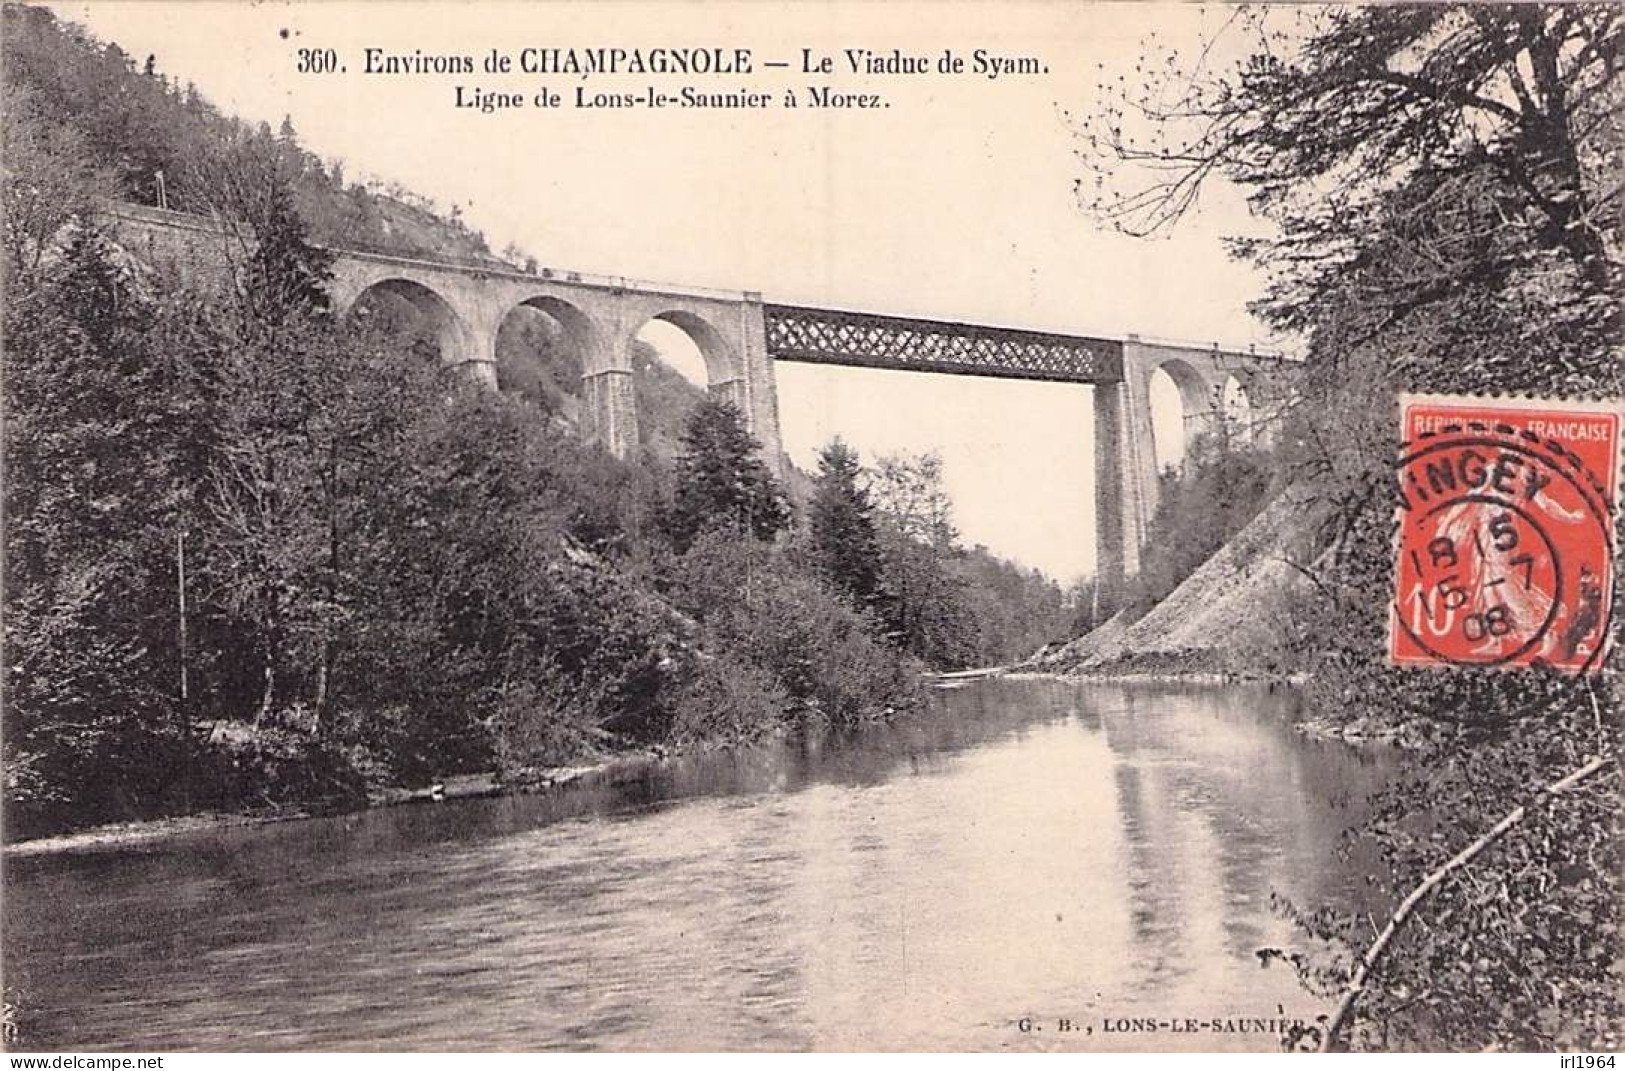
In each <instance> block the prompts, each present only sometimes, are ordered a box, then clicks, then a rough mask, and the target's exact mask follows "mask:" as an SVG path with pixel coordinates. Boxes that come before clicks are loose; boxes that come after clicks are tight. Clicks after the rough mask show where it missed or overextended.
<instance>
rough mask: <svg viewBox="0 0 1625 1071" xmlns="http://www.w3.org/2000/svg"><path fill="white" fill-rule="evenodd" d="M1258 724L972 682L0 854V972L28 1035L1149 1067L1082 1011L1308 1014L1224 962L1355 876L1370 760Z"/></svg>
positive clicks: (1247, 697) (1263, 711) (1281, 939)
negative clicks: (92, 845) (295, 815)
mask: <svg viewBox="0 0 1625 1071" xmlns="http://www.w3.org/2000/svg"><path fill="white" fill-rule="evenodd" d="M1291 703H1292V699H1291V697H1289V696H1286V695H1280V694H1271V693H1268V692H1265V691H1261V690H1257V689H1179V688H1166V687H1153V686H1140V685H1133V686H1130V685H1104V684H1067V683H1060V682H1052V681H998V682H989V683H987V684H985V685H978V686H976V687H973V688H966V689H963V690H960V691H956V692H952V693H946V694H944V695H942V696H941V698H940V700H939V701H938V702H937V703H936V705H935V707H934V709H933V710H932V711H931V712H929V713H927V714H923V715H921V716H918V717H913V718H908V719H904V720H901V721H898V722H896V723H894V724H891V725H886V726H880V727H875V728H872V729H868V730H864V731H862V732H858V733H853V734H847V735H837V736H829V737H824V738H821V739H818V740H812V741H798V742H787V743H782V744H775V745H772V746H765V747H760V748H754V749H748V750H744V751H739V752H733V753H716V754H710V755H700V756H692V757H687V758H684V759H682V760H680V761H676V762H672V763H668V764H664V765H659V766H651V767H649V768H646V769H644V770H642V771H639V772H637V774H636V775H635V776H625V775H623V776H618V777H615V778H603V779H599V780H597V781H596V782H594V783H591V784H587V785H582V786H578V787H575V788H572V789H570V790H568V791H565V792H561V793H558V794H556V795H552V796H519V797H509V798H503V799H491V800H476V801H466V802H458V803H446V804H439V805H423V806H415V807H404V808H396V809H391V810H386V811H377V812H371V813H367V814H361V815H351V816H346V817H341V818H333V819H323V820H318V821H311V822H300V823H289V824H286V825H281V826H274V827H266V828H261V829H253V830H241V829H239V830H224V831H212V832H203V833H198V834H192V835H188V836H185V837H180V838H176V839H174V840H172V841H168V842H165V843H163V844H161V845H149V846H147V847H144V848H142V849H140V850H128V851H99V852H93V853H82V854H77V855H57V856H52V857H40V858H26V859H15V860H9V861H8V863H7V866H6V873H5V892H6V898H5V911H6V918H5V922H6V927H5V954H6V968H7V971H8V978H9V980H10V981H12V982H13V983H17V984H20V985H21V986H22V987H23V989H24V990H25V993H26V1003H27V1006H28V1009H29V1011H28V1016H27V1020H26V1026H27V1027H28V1028H29V1029H31V1030H32V1034H31V1036H28V1037H25V1041H27V1042H28V1043H30V1044H32V1045H39V1046H42V1047H52V1046H60V1047H75V1048H92V1047H96V1046H109V1047H118V1048H125V1049H159V1050H162V1049H188V1048H193V1049H211V1048H219V1049H235V1048H271V1049H275V1048H290V1049H291V1048H324V1049H374V1048H409V1049H410V1048H473V1049H492V1048H500V1049H544V1048H561V1049H575V1048H613V1049H650V1048H723V1049H751V1048H883V1049H897V1048H913V1047H927V1048H930V1047H936V1048H961V1047H963V1048H981V1049H990V1048H1002V1047H1010V1048H1032V1047H1098V1048H1122V1047H1138V1048H1158V1047H1168V1046H1177V1045H1178V1044H1179V1043H1180V1042H1179V1041H1178V1040H1175V1039H1171V1038H1169V1037H1168V1036H1167V1035H1166V1034H1163V1035H1160V1036H1159V1035H1120V1034H1113V1035H1109V1036H1104V1035H1102V1034H1101V1033H1100V1030H1101V1026H1100V1022H1101V1019H1102V1017H1107V1016H1113V1017H1115V1016H1136V1015H1140V1016H1145V1015H1150V1016H1161V1017H1166V1016H1170V1015H1179V1016H1184V1015H1192V1016H1198V1017H1204V1016H1211V1015H1216V1014H1224V1015H1267V1014H1271V1013H1273V1012H1274V1011H1275V1009H1276V1007H1277V1005H1280V1006H1283V1007H1285V1008H1287V1009H1288V1010H1289V1011H1297V1012H1300V1013H1305V1014H1310V1013H1312V1012H1313V1011H1314V1010H1315V1008H1314V1005H1313V1004H1312V1003H1311V1002H1309V1001H1308V1000H1307V999H1306V998H1305V996H1304V995H1303V994H1302V993H1301V992H1300V991H1299V990H1298V988H1297V986H1296V985H1295V983H1294V982H1293V981H1292V979H1291V977H1290V976H1289V975H1288V974H1287V973H1286V972H1285V971H1283V970H1282V969H1281V968H1279V967H1276V968H1274V969H1273V970H1263V969H1261V968H1260V966H1259V962H1258V960H1257V958H1256V956H1255V955H1254V952H1255V950H1256V949H1257V948H1259V947H1260V946H1262V945H1268V944H1274V945H1287V944H1291V943H1293V942H1294V941H1295V940H1296V938H1295V936H1294V934H1293V933H1292V932H1291V929H1290V927H1289V925H1288V924H1287V923H1285V922H1284V921H1283V920H1281V919H1279V918H1277V917H1276V916H1275V915H1273V914H1272V913H1271V911H1270V909H1269V900H1270V895H1271V893H1272V892H1275V893H1280V894H1283V895H1286V896H1288V897H1290V898H1292V899H1294V900H1297V901H1298V902H1301V903H1318V902H1320V901H1322V900H1325V899H1328V898H1335V897H1344V896H1349V895H1357V894H1358V891H1359V889H1360V887H1361V886H1360V883H1359V878H1360V872H1359V869H1358V864H1354V865H1352V866H1351V865H1350V864H1340V863H1338V862H1336V860H1335V856H1334V847H1335V843H1336V838H1337V834H1338V832H1339V831H1340V830H1341V829H1342V828H1343V827H1344V826H1345V825H1347V824H1349V822H1351V821H1352V820H1354V819H1356V818H1358V816H1359V805H1360V801H1361V800H1362V799H1363V798H1364V796H1365V795H1366V794H1367V793H1368V792H1370V791H1372V790H1374V789H1375V788H1376V787H1377V786H1378V785H1379V784H1380V783H1381V782H1382V781H1383V780H1384V778H1385V777H1386V776H1387V775H1388V772H1389V771H1388V762H1387V760H1385V759H1381V758H1373V757H1371V756H1368V755H1361V754H1359V753H1356V752H1353V751H1351V750H1349V749H1347V748H1345V747H1342V746H1341V745H1332V744H1320V743H1316V742H1312V741H1307V740H1305V739H1303V738H1301V737H1299V736H1297V735H1295V734H1293V733H1292V732H1291V730H1290V728H1289V724H1290V720H1291V718H1290V715H1291V710H1290V704H1291ZM1026 1015H1036V1016H1040V1017H1048V1018H1052V1019H1053V1018H1054V1017H1058V1016H1066V1017H1069V1018H1072V1019H1073V1020H1074V1021H1075V1022H1077V1023H1079V1024H1080V1025H1082V1024H1090V1023H1092V1024H1094V1029H1095V1031H1096V1033H1095V1034H1094V1035H1093V1036H1084V1035H1082V1034H1069V1035H1058V1034H1055V1033H1053V1032H1051V1033H1049V1034H1023V1033H1021V1032H1019V1031H1018V1030H1017V1029H1016V1027H1015V1023H1016V1022H1017V1021H1018V1020H1019V1019H1021V1018H1022V1017H1023V1016H1026ZM1198 1040H1199V1042H1200V1043H1201V1044H1204V1045H1209V1046H1217V1047H1229V1046H1231V1045H1242V1046H1250V1047H1255V1048H1268V1047H1270V1045H1271V1044H1272V1042H1271V1040H1270V1039H1268V1038H1260V1037H1258V1036H1256V1035H1251V1036H1247V1035H1243V1036H1239V1037H1238V1036H1236V1035H1229V1036H1226V1037H1217V1036H1199V1037H1198Z"/></svg>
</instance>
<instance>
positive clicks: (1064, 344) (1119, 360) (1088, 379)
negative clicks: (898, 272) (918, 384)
mask: <svg viewBox="0 0 1625 1071" xmlns="http://www.w3.org/2000/svg"><path fill="white" fill-rule="evenodd" d="M762 311H763V313H764V315H765V318H766V321H767V352H768V354H769V355H770V356H772V357H773V358H775V359H776V360H780V361H807V362H811V363H813V364H840V365H855V366H857V367H860V368H896V369H902V370H906V371H914V372H947V373H950V374H954V375H963V376H994V377H998V378H1003V379H1038V380H1046V381H1049V382H1059V383H1117V382H1120V381H1121V380H1122V378H1123V344H1122V343H1121V342H1117V341H1114V340H1112V339H1104V338H1080V337H1077V336H1073V335H1053V334H1049V333H1047V332H1044V331H1023V330H1019V329H1016V328H1009V327H987V326H983V325H981V324H958V323H945V322H941V321H937V320H912V319H908V318H905V317H901V316H879V315H875V314H873V313H867V312H842V311H838V310H834V309H811V308H802V307H799V306H795V305H764V306H763V308H762Z"/></svg>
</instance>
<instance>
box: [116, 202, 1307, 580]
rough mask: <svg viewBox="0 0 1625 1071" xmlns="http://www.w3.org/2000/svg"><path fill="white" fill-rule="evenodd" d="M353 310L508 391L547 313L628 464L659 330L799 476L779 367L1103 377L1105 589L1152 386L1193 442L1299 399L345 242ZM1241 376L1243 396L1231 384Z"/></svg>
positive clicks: (1148, 495) (924, 333) (1271, 379)
mask: <svg viewBox="0 0 1625 1071" xmlns="http://www.w3.org/2000/svg"><path fill="white" fill-rule="evenodd" d="M107 215H108V217H109V218H110V219H111V221H112V223H113V226H114V229H115V230H116V231H117V232H118V234H119V237H120V240H121V242H122V243H123V244H124V246H125V247H126V248H127V249H129V250H130V251H131V252H133V253H134V254H135V255H136V256H138V257H140V258H141V259H144V260H146V261H148V262H153V261H164V260H168V261H172V262H178V263H179V264H181V265H182V267H183V268H185V267H188V266H190V267H192V268H194V269H195V268H196V267H197V266H200V265H202V266H205V268H206V269H207V266H210V265H212V266H213V268H214V269H215V270H219V269H221V268H224V269H227V270H229V268H230V266H231V264H232V259H231V249H230V248H229V247H230V246H231V244H232V243H237V244H238V245H239V246H240V244H241V235H240V234H239V233H238V232H237V230H236V229H235V228H232V227H230V226H227V225H226V224H224V223H222V222H221V221H216V220H211V219H207V218H203V217H198V216H191V215H186V214H183V213H178V212H171V211H167V210H163V209H155V208H147V207H144V206H136V205H127V204H117V205H112V206H110V207H109V208H108V209H107ZM334 253H335V261H334V267H333V283H332V294H331V296H332V301H333V306H334V309H335V311H337V312H338V313H339V314H340V315H344V314H347V313H348V312H349V311H350V310H352V309H353V308H354V307H355V305H356V302H357V301H358V300H360V299H361V298H362V296H363V295H365V294H369V293H373V292H377V293H385V294H390V295H393V296H394V297H396V298H399V299H402V300H405V301H406V302H408V303H410V304H411V305H412V306H413V307H414V308H416V309H417V310H418V311H419V312H420V313H421V314H422V316H423V317H424V319H425V322H427V323H428V324H429V325H431V329H432V331H433V334H434V335H435V338H436V341H437V342H438V343H439V347H440V353H441V357H442V359H444V360H446V361H447V362H448V363H451V364H454V365H458V366H461V367H464V368H466V369H467V370H468V372H469V374H471V375H473V376H474V377H475V378H477V379H478V380H480V381H481V382H483V383H486V384H488V385H490V386H491V387H493V388H494V387H496V385H497V373H496V341H497V334H498V332H499V331H500V330H501V328H502V324H503V321H504V320H505V319H506V318H507V317H508V316H509V314H510V313H512V312H513V311H514V310H515V309H519V308H525V307H529V308H533V309H538V310H540V311H542V312H545V313H546V314H548V315H549V316H550V317H552V318H553V319H554V320H555V321H557V322H558V323H559V324H560V325H561V327H562V328H563V330H564V332H565V334H566V336H567V337H568V339H569V341H570V345H571V346H572V348H573V349H574V350H575V352H576V353H577V355H578V356H579V358H580V361H581V368H582V397H581V401H582V413H583V419H582V422H581V423H582V433H583V435H584V436H585V437H587V438H588V439H589V440H590V441H593V442H596V443H598V444H600V445H602V446H604V447H605V448H606V449H608V450H610V451H611V452H613V453H615V454H617V455H621V456H624V455H625V454H627V453H629V452H630V451H631V450H633V449H634V448H636V446H637V444H638V414H637V405H636V400H635V396H634V393H633V388H632V374H633V372H632V363H631V353H632V342H633V339H634V338H635V337H636V335H637V333H638V332H639V331H640V330H641V329H642V328H643V326H644V325H645V324H647V323H648V322H649V321H651V320H663V321H665V322H667V323H670V324H673V325H675V326H676V327H678V328H680V329H681V330H682V331H684V332H685V333H686V334H687V335H688V336H689V337H690V338H691V339H693V341H694V343H695V345H696V346H697V347H698V349H699V351H700V353H701V355H702V356H703V357H704V358H705V365H706V374H707V379H708V390H709V391H710V392H711V394H712V395H714V396H717V397H721V398H725V399H727V400H728V401H731V402H733V403H734V404H735V405H737V406H738V407H739V409H740V411H741V412H742V413H743V414H744V415H745V420H746V423H747V426H748V427H749V429H750V432H751V434H752V435H754V436H755V437H756V439H757V441H758V442H760V443H761V444H762V450H763V453H764V455H765V456H766V458H767V460H768V462H769V464H770V465H772V466H773V467H774V468H775V469H779V470H782V466H783V464H784V462H783V448H782V441H781V438H780V434H779V409H778V397H777V391H776V388H775V383H774V375H773V362H775V361H802V362H810V363H819V364H838V365H849V366H859V367H871V368H892V369H901V370H910V371H921V372H936V373H944V374H950V375H972V376H991V377H996V378H1014V379H1028V380H1039V381H1045V382H1062V383H1085V384H1088V385H1090V387H1091V388H1092V390H1093V394H1094V418H1095V529H1096V531H1095V538H1096V558H1097V574H1098V577H1099V581H1100V586H1101V590H1102V592H1103V594H1105V595H1106V596H1107V597H1108V598H1112V599H1114V600H1115V599H1116V597H1117V596H1118V595H1119V594H1120V593H1121V589H1122V586H1123V584H1124V582H1125V581H1126V580H1127V579H1128V578H1129V577H1132V576H1134V575H1136V574H1137V573H1138V572H1139V569H1140V555H1141V550H1142V548H1143V547H1144V544H1145V538H1146V532H1147V531H1148V529H1149V526H1150V522H1151V518H1152V515H1153V514H1154V513H1155V511H1156V506H1157V501H1156V499H1157V488H1158V482H1157V463H1156V450H1155V441H1154V432H1153V429H1152V421H1151V398H1150V393H1151V379H1152V376H1153V375H1154V374H1155V373H1156V372H1157V371H1158V370H1159V369H1160V370H1163V371H1164V372H1166V373H1167V374H1168V375H1169V376H1170V377H1171V378H1172V379H1173V381H1174V384H1175V386H1176V387H1177V388H1178V391H1179V395H1180V399H1181V402H1182V405H1183V409H1184V419H1185V431H1186V437H1187V439H1189V438H1191V437H1193V436H1195V435H1198V434H1200V433H1201V432H1203V431H1205V430H1207V429H1209V428H1211V427H1212V426H1213V425H1214V423H1215V422H1216V421H1217V419H1218V418H1219V416H1220V414H1221V413H1223V412H1224V407H1225V406H1226V400H1227V395H1228V394H1234V393H1236V392H1237V391H1239V393H1241V394H1242V395H1244V396H1245V397H1246V400H1247V409H1246V412H1247V420H1248V422H1249V428H1248V432H1249V433H1250V434H1252V435H1254V436H1258V437H1263V438H1267V437H1268V436H1269V435H1270V434H1272V431H1273V427H1274V425H1275V423H1276V421H1277V419H1278V417H1279V415H1280V412H1281V409H1282V407H1283V406H1284V405H1285V404H1286V402H1287V401H1288V399H1289V396H1290V392H1291V388H1292V380H1293V378H1294V372H1295V362H1293V361H1291V360H1289V359H1287V358H1285V357H1283V356H1281V355H1278V354H1270V353H1255V352H1252V351H1248V352H1241V351H1236V350H1222V349H1220V348H1219V347H1218V346H1216V345H1214V346H1209V347H1202V346H1196V345H1191V344H1188V343H1178V342H1169V341H1160V340H1152V339H1142V338H1140V337H1139V336H1137V335H1129V336H1128V337H1126V338H1123V339H1112V338H1096V337H1089V336H1081V335H1062V334H1055V333H1049V332H1039V331H1027V330H1020V329H1014V328H1004V327H993V326H989V325H984V324H966V323H952V322H947V321H935V320H919V319H910V318H905V317H896V316H882V315H876V314H873V313H865V312H855V311H843V310H836V309H818V308H808V307H801V306H790V305H776V304H768V303H765V302H763V300H762V295H761V294H759V293H756V292H754V291H748V290H745V291H734V290H706V289H698V288H691V287H678V286H668V285H665V284H657V283H647V282H639V281H634V280H631V279H626V278H622V277H618V276H595V275H587V274H583V273H579V272H570V271H556V270H553V269H546V268H543V269H539V270H537V271H534V272H532V271H525V272H520V271H514V270H510V269H504V268H496V267H491V266H488V265H466V264H448V263H441V262H437V261H428V260H414V259H411V258H405V257H395V256H386V255H381V254H376V253H367V252H361V251H353V250H335V251H334ZM1232 383H1234V387H1232V386H1231V384H1232Z"/></svg>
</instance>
